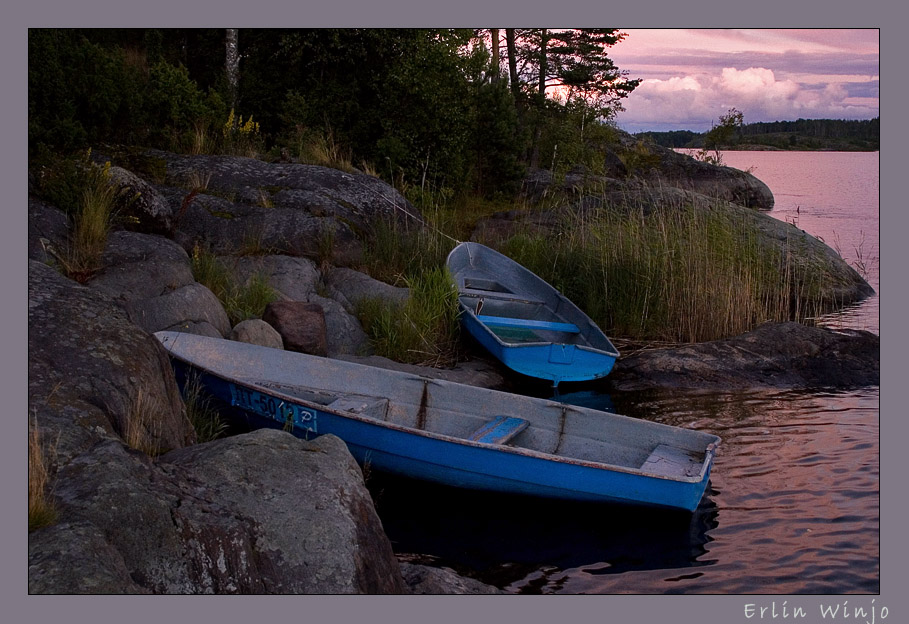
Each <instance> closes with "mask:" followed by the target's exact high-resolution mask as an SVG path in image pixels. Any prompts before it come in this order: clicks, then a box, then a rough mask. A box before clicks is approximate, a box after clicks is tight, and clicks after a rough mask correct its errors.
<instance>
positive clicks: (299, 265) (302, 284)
mask: <svg viewBox="0 0 909 624" xmlns="http://www.w3.org/2000/svg"><path fill="white" fill-rule="evenodd" d="M218 260H219V261H220V262H221V263H222V264H224V265H225V266H226V267H228V269H229V270H230V272H231V275H232V277H233V279H234V281H236V282H237V283H240V284H242V283H246V282H247V281H248V280H249V279H250V278H251V277H253V276H254V275H257V274H258V275H261V276H263V277H265V278H266V280H267V281H268V285H269V286H271V287H272V288H273V289H274V290H275V291H276V293H277V295H278V297H279V298H280V299H281V300H284V301H309V298H310V297H312V296H313V295H314V294H315V293H316V291H317V290H318V288H319V284H320V281H321V277H322V276H321V274H320V273H319V269H318V268H316V264H315V262H313V261H312V260H310V259H309V258H296V257H293V256H285V255H266V256H243V257H239V258H232V257H230V256H222V257H219V258H218Z"/></svg>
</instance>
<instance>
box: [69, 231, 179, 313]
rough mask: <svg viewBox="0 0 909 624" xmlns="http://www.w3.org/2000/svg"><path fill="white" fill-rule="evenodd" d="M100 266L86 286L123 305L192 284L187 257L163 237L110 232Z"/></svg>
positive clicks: (173, 243) (158, 295)
mask: <svg viewBox="0 0 909 624" xmlns="http://www.w3.org/2000/svg"><path fill="white" fill-rule="evenodd" d="M101 264H102V267H103V268H102V269H101V270H99V271H98V272H97V273H95V274H94V275H93V276H92V278H91V279H90V280H89V281H88V282H87V285H88V286H89V287H91V288H94V289H96V290H99V291H101V292H103V293H105V294H107V295H109V296H111V297H112V298H114V299H116V300H118V301H120V302H122V303H124V304H126V303H130V302H141V301H143V300H145V299H153V298H155V297H160V296H162V295H166V294H167V293H170V292H173V291H174V290H177V289H178V288H182V287H183V286H187V285H189V284H192V283H194V282H195V279H194V278H193V273H192V270H191V269H190V262H189V256H188V255H187V254H186V252H185V251H184V250H183V248H182V247H180V246H179V245H177V244H176V243H175V242H173V241H172V240H170V239H167V238H164V237H163V236H155V235H150V234H141V233H138V232H126V231H115V232H111V233H110V235H109V236H108V238H107V245H106V247H105V249H104V253H103V254H102V255H101Z"/></svg>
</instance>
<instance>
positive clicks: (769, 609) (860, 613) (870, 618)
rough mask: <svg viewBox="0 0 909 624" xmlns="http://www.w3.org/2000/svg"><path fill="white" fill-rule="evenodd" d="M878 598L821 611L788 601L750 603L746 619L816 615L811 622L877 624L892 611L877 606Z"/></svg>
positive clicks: (826, 605)
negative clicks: (842, 621) (839, 621)
mask: <svg viewBox="0 0 909 624" xmlns="http://www.w3.org/2000/svg"><path fill="white" fill-rule="evenodd" d="M876 600H877V599H876V598H872V599H871V602H870V604H869V603H864V604H858V605H856V604H855V603H853V604H849V601H848V600H844V601H843V602H834V603H821V604H820V605H819V607H820V611H811V610H809V609H808V608H807V607H804V606H792V605H790V604H789V601H788V600H784V601H783V603H782V604H778V603H777V602H776V601H775V600H774V601H772V602H771V603H770V604H769V605H767V604H764V605H760V604H756V603H753V602H750V603H748V604H746V605H745V619H747V620H752V619H758V620H765V619H766V620H777V619H781V620H788V619H797V620H803V619H806V618H809V613H815V614H816V615H818V616H819V617H818V618H815V619H814V620H809V621H821V620H840V619H842V620H849V621H853V622H855V623H856V624H876V622H878V621H880V620H886V619H887V618H888V617H889V616H890V610H889V609H888V608H887V607H881V606H878V605H877V604H875V602H876Z"/></svg>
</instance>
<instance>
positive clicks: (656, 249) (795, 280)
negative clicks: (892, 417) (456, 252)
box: [503, 206, 821, 342]
mask: <svg viewBox="0 0 909 624" xmlns="http://www.w3.org/2000/svg"><path fill="white" fill-rule="evenodd" d="M503 251H504V252H505V253H506V254H507V255H509V256H511V257H512V258H514V259H515V260H516V261H518V262H520V263H521V264H523V265H525V266H526V267H528V268H529V269H530V270H532V271H534V272H535V273H537V274H538V275H540V276H541V277H542V278H543V279H546V280H547V281H549V282H550V283H551V284H553V286H555V287H556V288H558V289H559V290H561V291H562V292H563V293H564V294H565V295H566V296H567V297H568V298H569V299H572V300H573V301H574V302H575V303H577V304H578V305H579V306H580V307H581V308H582V309H584V310H585V311H586V312H587V313H588V314H589V315H590V316H591V317H592V318H593V319H594V321H596V322H597V323H598V324H599V325H600V326H601V327H603V328H608V330H609V331H610V332H611V333H613V334H614V335H619V336H622V337H626V338H631V339H655V340H667V341H677V342H700V341H706V340H714V339H719V338H724V337H728V336H731V335H737V334H740V333H743V332H745V331H748V330H750V329H753V328H754V327H755V326H756V325H758V324H760V323H762V322H764V321H770V320H775V321H782V320H804V319H805V318H807V317H809V316H811V315H812V314H815V313H817V311H818V309H819V307H820V306H821V303H820V299H821V296H820V292H821V284H820V282H819V279H818V278H817V277H816V272H814V271H812V270H811V267H810V266H809V264H808V262H807V261H806V255H805V254H804V251H803V250H801V249H799V248H798V246H797V245H796V244H795V243H794V242H789V243H787V245H785V246H784V248H783V250H782V251H780V250H779V249H776V248H773V247H772V246H769V245H767V244H765V243H762V241H761V239H760V237H759V236H758V232H757V231H756V229H755V226H754V224H753V222H752V221H751V220H750V219H748V218H747V216H746V215H745V214H744V213H742V214H734V213H729V212H727V211H721V210H715V209H712V208H704V207H700V208H695V207H692V206H675V207H672V208H665V209H661V210H657V211H653V212H650V213H646V212H645V210H644V209H643V208H641V207H638V208H630V209H622V210H610V209H601V210H598V211H595V212H592V213H588V214H578V213H571V214H569V215H568V216H566V218H565V220H564V222H563V224H562V227H561V228H560V231H559V232H558V235H557V236H554V237H552V236H543V235H541V234H538V233H537V234H534V233H521V234H518V235H516V236H514V237H512V238H511V239H509V240H508V241H506V242H505V244H504V245H503Z"/></svg>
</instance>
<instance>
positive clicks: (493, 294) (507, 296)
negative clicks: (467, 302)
mask: <svg viewBox="0 0 909 624" xmlns="http://www.w3.org/2000/svg"><path fill="white" fill-rule="evenodd" d="M458 294H459V295H460V296H462V297H476V298H483V299H495V300H497V301H516V302H518V303H533V304H536V305H543V300H542V299H537V298H536V297H532V296H530V295H519V294H515V293H506V292H498V291H495V290H479V289H476V288H462V289H461V290H460V291H459V293H458Z"/></svg>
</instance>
